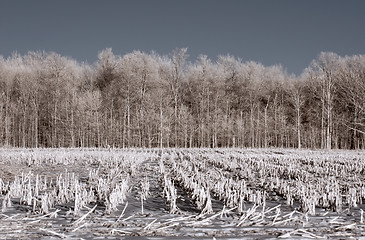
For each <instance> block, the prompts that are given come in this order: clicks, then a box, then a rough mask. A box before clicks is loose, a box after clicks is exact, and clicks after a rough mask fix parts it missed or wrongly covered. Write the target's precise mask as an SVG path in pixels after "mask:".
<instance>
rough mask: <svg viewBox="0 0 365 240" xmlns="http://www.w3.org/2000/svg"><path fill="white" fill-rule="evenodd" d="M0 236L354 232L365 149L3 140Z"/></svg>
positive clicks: (329, 235) (364, 195)
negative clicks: (38, 144) (23, 144)
mask: <svg viewBox="0 0 365 240" xmlns="http://www.w3.org/2000/svg"><path fill="white" fill-rule="evenodd" d="M0 169H1V170H0V207H1V212H0V239H58V238H67V239H80V238H83V239H120V238H126V239H128V238H133V237H138V238H139V239H162V238H165V237H166V238H167V237H168V238H173V239H181V238H186V239H191V238H199V239H213V238H216V239H222V238H223V239H235V238H236V239H240V238H242V237H245V238H247V239H276V238H283V239H293V238H294V239H303V238H308V239H312V238H325V239H344V238H346V239H347V238H351V237H354V238H360V237H361V235H362V234H363V233H364V232H365V224H364V216H363V209H364V207H365V206H364V204H363V201H364V200H365V181H364V180H365V179H364V178H365V154H364V152H363V151H339V150H335V151H330V152H325V151H311V150H293V149H290V150H288V149H287V150H284V149H0Z"/></svg>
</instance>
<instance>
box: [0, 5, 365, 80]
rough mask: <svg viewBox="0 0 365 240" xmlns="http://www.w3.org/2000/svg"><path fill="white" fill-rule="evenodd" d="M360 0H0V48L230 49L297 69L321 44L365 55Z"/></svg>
mask: <svg viewBox="0 0 365 240" xmlns="http://www.w3.org/2000/svg"><path fill="white" fill-rule="evenodd" d="M364 9H365V1H363V0H129V1H127V0H119V1H117V0H103V1H102V0H99V1H96V0H62V1H61V0H58V1H56V0H1V1H0V55H2V56H3V57H4V58H7V57H9V56H11V54H12V53H14V52H17V53H19V54H22V55H23V54H26V53H27V52H28V51H42V50H44V51H53V52H57V53H59V54H61V55H63V56H68V57H71V58H73V59H76V60H78V61H80V62H88V63H90V64H92V63H94V62H95V61H97V55H98V53H99V52H100V51H102V50H103V49H106V48H112V49H113V52H114V54H116V55H124V54H126V53H130V52H132V51H133V50H140V51H144V52H147V53H150V52H151V51H155V52H156V53H158V54H160V55H164V54H169V53H171V52H172V51H173V50H174V49H176V48H183V47H187V48H188V54H189V59H188V60H189V61H192V62H194V61H195V60H196V58H197V57H198V56H199V55H200V54H204V55H207V56H208V57H209V58H211V59H212V60H213V61H215V60H216V59H217V56H219V55H226V54H230V55H232V56H235V57H237V58H240V59H242V61H243V62H245V61H256V62H260V63H262V64H264V65H265V66H270V65H275V64H280V65H282V66H283V67H284V69H286V70H287V71H288V73H294V74H297V75H299V74H300V73H301V72H302V71H303V70H304V69H305V68H306V67H308V66H309V64H310V62H311V61H312V60H313V59H315V58H317V56H318V54H319V53H320V52H322V51H325V52H335V53H337V54H339V55H341V56H345V55H354V54H365V11H364Z"/></svg>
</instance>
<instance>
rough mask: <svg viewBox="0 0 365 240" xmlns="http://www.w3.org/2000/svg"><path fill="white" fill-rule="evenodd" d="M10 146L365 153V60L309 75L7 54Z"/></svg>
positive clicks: (315, 66) (2, 138)
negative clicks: (209, 148)
mask: <svg viewBox="0 0 365 240" xmlns="http://www.w3.org/2000/svg"><path fill="white" fill-rule="evenodd" d="M0 146H3V147H27V148H38V147H54V148H57V147H118V148H125V147H185V148H187V147H213V148H216V147H252V148H261V147H262V148H269V147H280V148H311V149H319V148H321V149H364V148H365V55H353V56H339V55H337V54H336V53H331V52H322V53H320V54H319V55H318V57H317V58H316V59H314V60H313V61H312V62H311V63H310V64H309V66H308V67H307V68H306V69H304V70H303V73H302V74H301V75H299V76H296V75H293V74H288V73H287V72H286V70H285V69H284V68H283V67H282V66H280V65H274V66H263V65H262V64H261V63H257V62H253V61H247V62H243V61H242V59H239V58H236V57H234V56H231V55H222V56H218V57H217V60H216V61H213V60H211V59H209V58H208V57H207V56H205V55H201V56H199V57H198V58H197V59H196V60H194V62H190V61H188V52H187V49H186V48H181V49H175V50H174V51H172V52H171V53H170V54H169V55H159V54H157V53H154V52H151V53H144V52H141V51H133V52H131V53H127V54H125V55H122V56H120V55H115V54H114V53H113V52H112V50H111V49H105V50H103V51H101V52H99V54H98V61H97V62H96V63H94V64H88V63H80V62H78V61H76V60H74V59H72V58H69V57H65V56H61V55H59V54H57V53H54V52H42V51H40V52H29V53H27V54H25V55H19V54H13V55H12V56H10V57H8V58H6V59H5V58H4V57H2V56H0Z"/></svg>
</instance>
